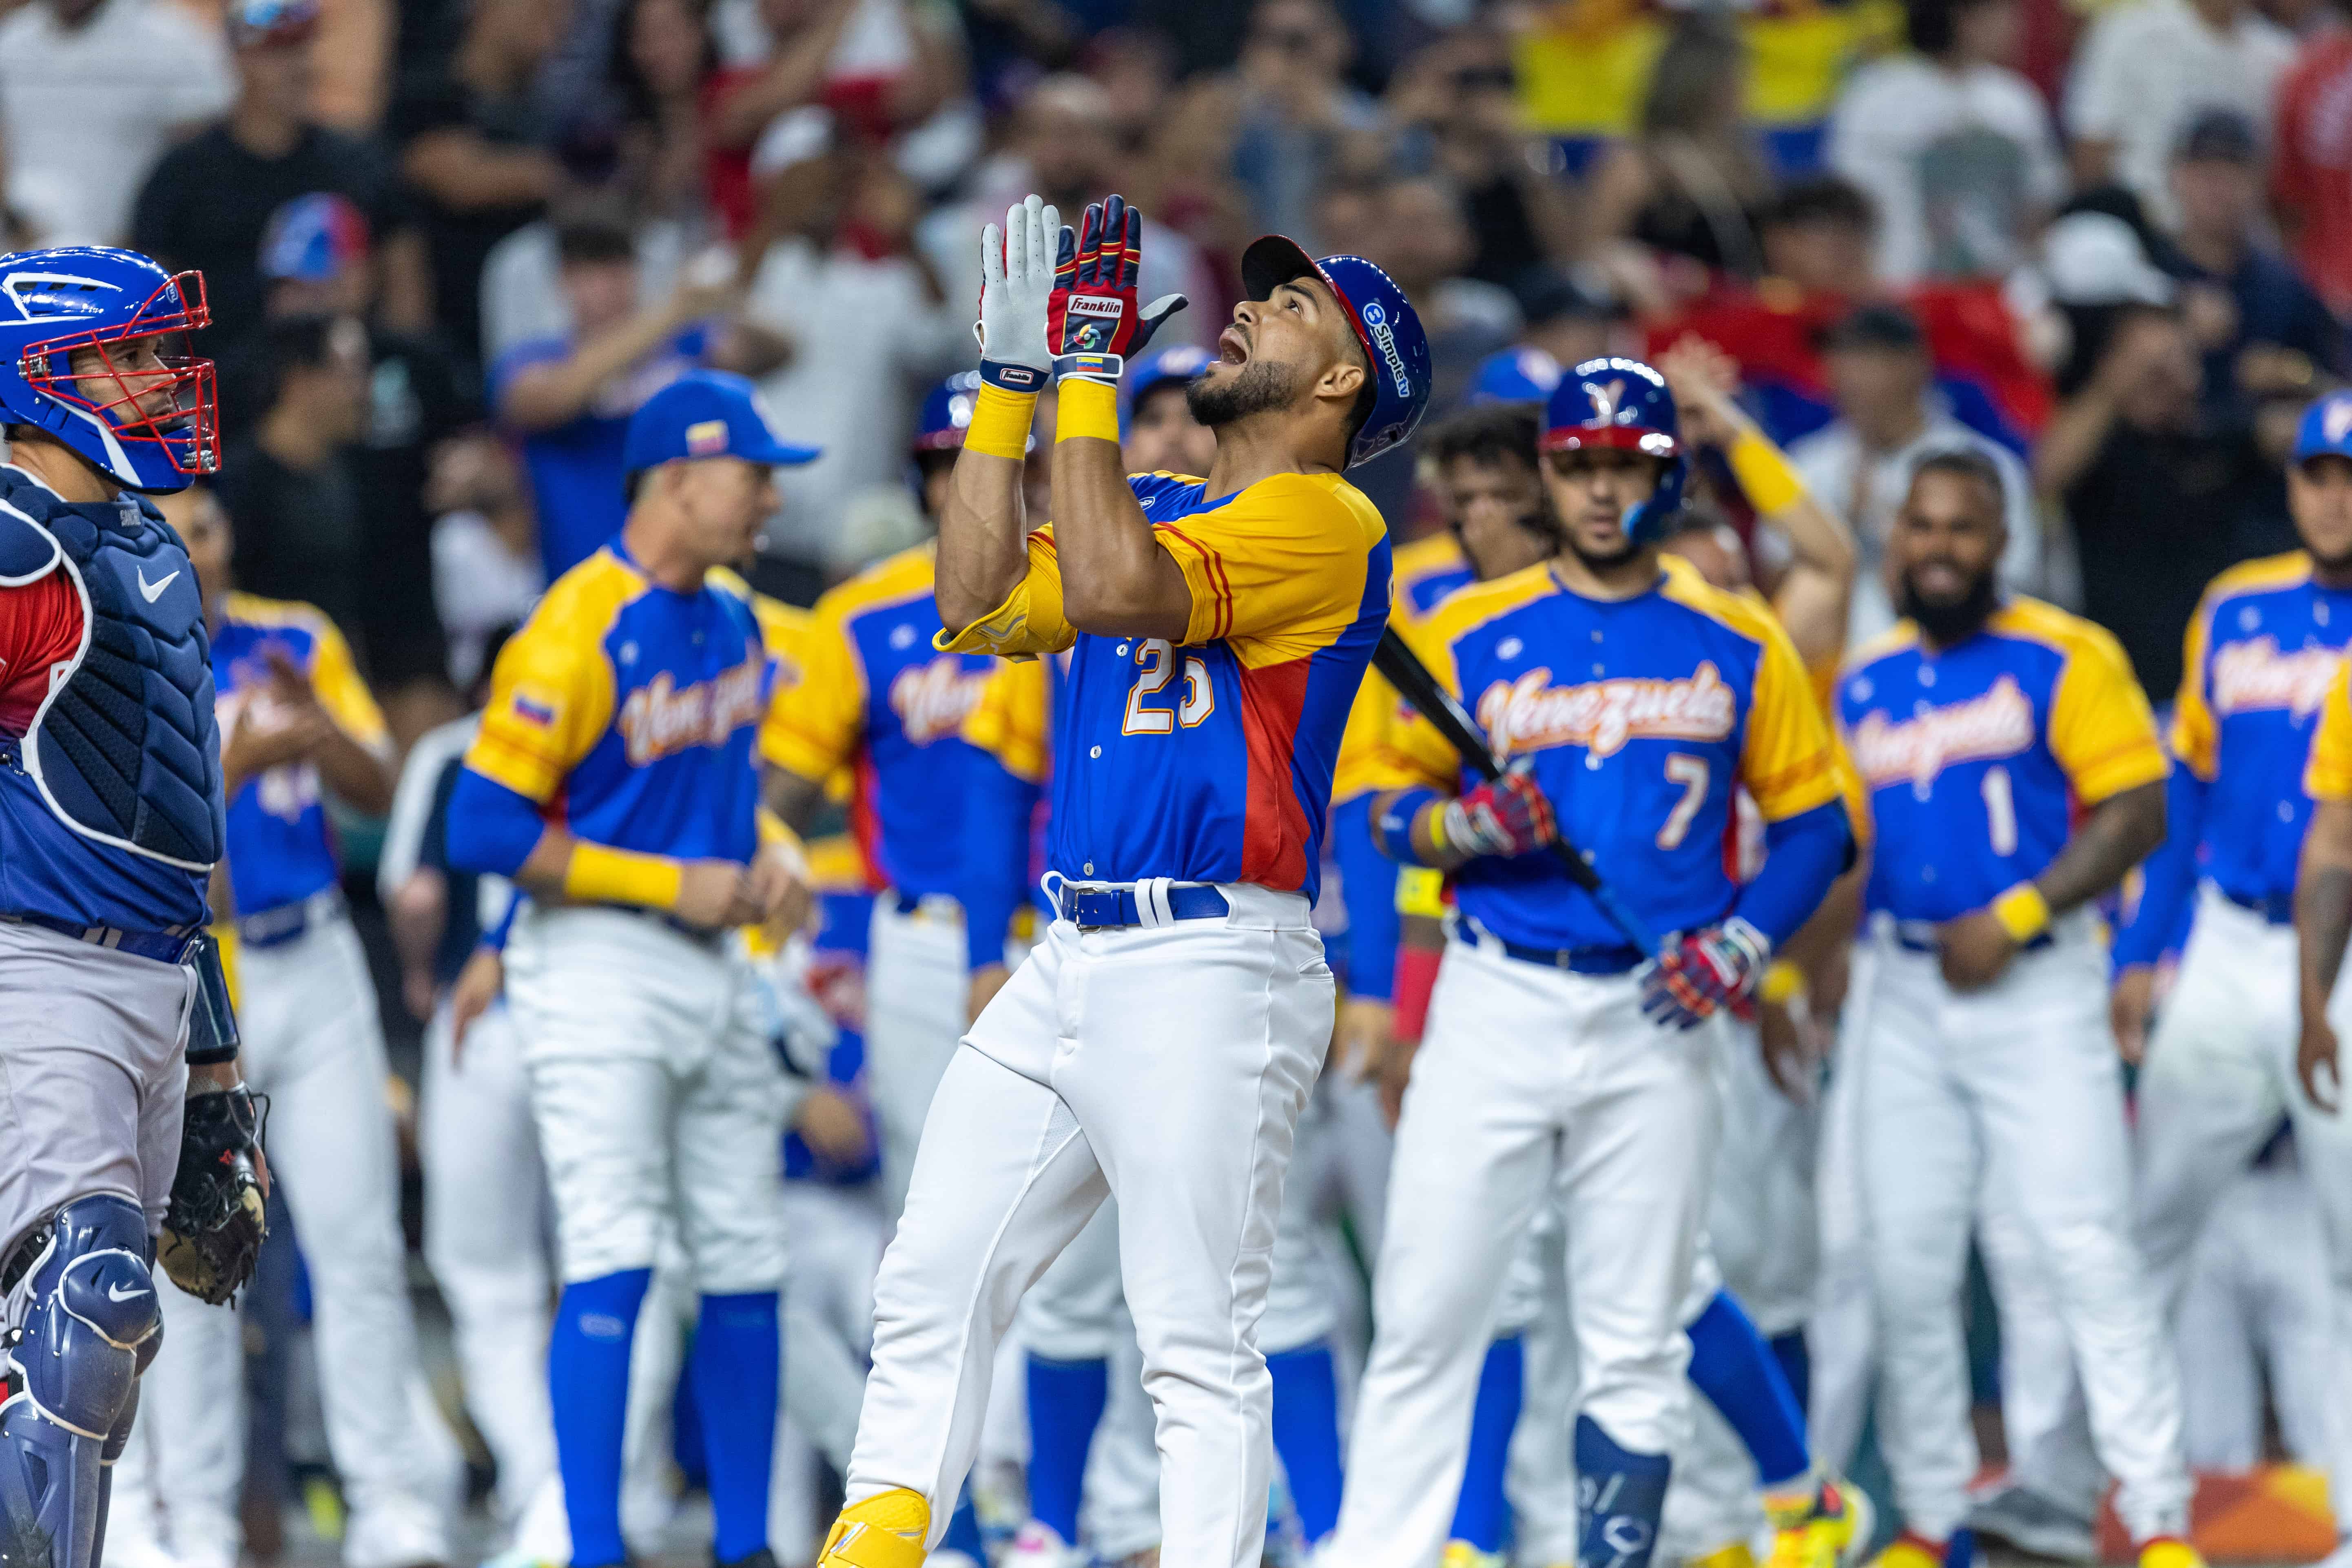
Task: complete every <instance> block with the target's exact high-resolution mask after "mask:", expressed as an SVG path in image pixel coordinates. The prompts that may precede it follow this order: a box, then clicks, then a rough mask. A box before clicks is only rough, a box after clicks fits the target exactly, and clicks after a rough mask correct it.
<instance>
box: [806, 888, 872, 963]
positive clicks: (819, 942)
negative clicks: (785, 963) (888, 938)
mask: <svg viewBox="0 0 2352 1568" xmlns="http://www.w3.org/2000/svg"><path fill="white" fill-rule="evenodd" d="M816 902H817V909H818V910H819V911H820V914H821V916H822V918H821V919H820V920H819V921H817V928H816V939H815V940H814V942H811V943H810V945H811V946H812V947H814V949H815V950H816V951H817V952H839V953H846V954H847V955H848V956H850V957H852V958H855V959H856V960H857V961H858V962H859V963H864V962H865V961H866V942H867V941H868V939H869V938H871V936H872V935H873V932H874V895H873V894H871V893H820V894H818V895H817V900H816Z"/></svg>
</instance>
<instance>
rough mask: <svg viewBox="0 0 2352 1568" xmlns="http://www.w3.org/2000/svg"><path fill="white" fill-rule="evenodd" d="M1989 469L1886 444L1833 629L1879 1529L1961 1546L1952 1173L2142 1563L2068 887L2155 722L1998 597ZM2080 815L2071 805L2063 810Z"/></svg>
mask: <svg viewBox="0 0 2352 1568" xmlns="http://www.w3.org/2000/svg"><path fill="white" fill-rule="evenodd" d="M2001 484H2002V480H2001V476H2000V470H1999V469H1998V468H1995V467H1993V465H1992V464H1991V463H1990V462H1989V461H1987V460H1986V458H1984V457H1983V456H1982V455H1981V454H1979V453H1975V452H1969V451H1953V452H1947V453H1937V454H1931V455H1930V456H1928V457H1927V458H1924V459H1923V460H1922V461H1921V462H1920V463H1919V465H1918V467H1917V468H1916V471H1915V472H1914V474H1913V477H1912V481H1911V488H1910V491H1909V493H1908V495H1907V496H1906V499H1905V501H1904V505H1903V510H1902V512H1901V514H1900V516H1899V518H1898V520H1897V521H1896V523H1895V532H1894V535H1893V538H1892V540H1891V542H1890V544H1889V547H1888V548H1889V554H1890V558H1891V560H1892V562H1893V563H1894V566H1895V571H1896V573H1897V574H1898V576H1897V582H1896V588H1897V591H1898V595H1899V602H1900V607H1901V608H1902V609H1903V611H1904V614H1905V616H1906V619H1904V620H1903V621H1901V622H1899V623H1898V624H1897V625H1896V626H1895V628H1894V629H1892V630H1891V631H1889V632H1888V633H1886V634H1885V636H1884V637H1881V638H1879V639H1877V640H1876V641H1874V642H1873V643H1871V644H1868V645H1866V646H1864V647H1862V648H1860V649H1857V650H1856V652H1855V653H1854V655H1853V658H1851V659H1850V660H1849V662H1848V664H1847V666H1846V669H1845V672H1844V675H1843V679H1842V680H1841V683H1840V685H1839V688H1838V693H1837V701H1838V716H1839V722H1840V725H1841V727H1842V729H1843V731H1844V733H1845V736H1846V738H1847V743H1848V746H1849V748H1850V750H1851V752H1852V753H1853V761H1854V764H1855V766H1856V767H1857V768H1859V769H1860V770H1861V773H1862V775H1863V779H1864V784H1865V785H1866V787H1867V788H1868V789H1869V791H1870V798H1871V808H1872V814H1873V816H1874V820H1875V826H1876V831H1877V840H1876V851H1875V853H1874V856H1873V858H1872V866H1871V874H1870V879H1869V884H1868V887H1867V889H1866V890H1865V894H1864V900H1865V904H1866V907H1867V909H1868V910H1869V912H1870V919H1871V923H1872V926H1873V941H1874V947H1875V948H1876V950H1877V952H1876V961H1875V963H1874V976H1873V982H1872V984H1871V986H1870V988H1869V992H1868V994H1866V995H1861V996H1858V997H1857V998H1856V999H1855V1001H1854V1002H1853V1003H1852V1004H1849V1006H1850V1008H1852V1009H1853V1011H1850V1012H1849V1015H1848V1026H1849V1028H1850V1029H1852V1030H1853V1036H1852V1037H1851V1040H1850V1043H1849V1049H1851V1050H1852V1051H1853V1053H1854V1054H1855V1056H1856V1057H1857V1058H1858V1067H1859V1070H1860V1072H1861V1074H1862V1080H1861V1089H1860V1093H1861V1104H1860V1108H1859V1109H1860V1124H1861V1130H1862V1131H1861V1145H1860V1149H1859V1158H1860V1163H1861V1173H1862V1190H1863V1193H1864V1222H1865V1225H1866V1227H1867V1233H1868V1235H1869V1237H1870V1247H1871V1250H1872V1261H1873V1272H1874V1279H1873V1289H1874V1295H1875V1297H1876V1300H1877V1303H1878V1323H1879V1334H1880V1341H1881V1345H1880V1350H1881V1361H1882V1364H1884V1365H1885V1366H1886V1367H1887V1368H1889V1369H1890V1373H1892V1374H1891V1375H1889V1376H1887V1377H1885V1378H1884V1379H1882V1380H1881V1384H1880V1391H1879V1416H1880V1423H1881V1425H1880V1432H1881V1434H1882V1439H1881V1440H1882V1442H1883V1444H1884V1446H1885V1453H1886V1459H1887V1466H1888V1468H1889V1469H1890V1470H1892V1471H1893V1473H1894V1478H1895V1500H1896V1501H1897V1502H1898V1503H1899V1504H1900V1505H1901V1507H1902V1510H1903V1513H1904V1521H1905V1531H1904V1533H1903V1535H1902V1536H1901V1537H1900V1538H1899V1539H1898V1540H1897V1541H1896V1542H1895V1544H1894V1545H1892V1546H1890V1547H1889V1548H1888V1549H1887V1550H1886V1552H1885V1553H1883V1554H1882V1556H1881V1558H1880V1560H1879V1561H1880V1563H1882V1564H1883V1565H1884V1568H1926V1565H1928V1564H1933V1563H1939V1562H1943V1563H1949V1562H1953V1561H1955V1560H1956V1559H1958V1558H1959V1557H1961V1556H1963V1555H1964V1554H1965V1552H1966V1547H1965V1545H1964V1544H1960V1543H1962V1542H1966V1540H1967V1537H1966V1536H1965V1534H1961V1535H1958V1536H1957V1537H1956V1535H1955V1532H1956V1531H1958V1529H1959V1526H1960V1524H1961V1521H1962V1520H1963V1519H1964V1517H1965V1516H1966V1514H1967V1510H1968V1486H1969V1481H1970V1480H1971V1479H1973V1478H1974V1476H1975V1475H1976V1472H1977V1468H1978V1460H1977V1453H1976V1444H1975V1438H1974V1435H1973V1434H1972V1433H1971V1432H1970V1430H1969V1421H1968V1374H1967V1367H1966V1364H1965V1361H1964V1357H1963V1355H1962V1350H1961V1343H1960V1299H1959V1298H1960V1289H1961V1285H1962V1277H1963V1273H1964V1270H1965V1268H1966V1265H1967V1258H1968V1240H1969V1222H1970V1219H1971V1217H1972V1216H1973V1215H1974V1214H1975V1213H1976V1210H1977V1206H1978V1204H1977V1199H1978V1194H1979V1189H1980V1187H1983V1186H1990V1187H1991V1188H1993V1189H1995V1190H1996V1191H1997V1192H1998V1193H1999V1194H2000V1199H1999V1201H2000V1203H2001V1204H2002V1205H2003V1206H2004V1207H2007V1208H2009V1209H2011V1211H2012V1212H2014V1213H2016V1214H2017V1215H2019V1216H2020V1217H2021V1219H2022V1221H2023V1223H2024V1225H2025V1226H2026V1227H2027V1229H2028V1230H2029V1232H2031V1233H2032V1236H2033V1237H2034V1241H2035V1245H2036V1250H2037V1251H2038V1252H2039V1254H2040V1256H2041V1257H2042V1259H2043V1260H2044V1262H2045V1264H2046V1266H2047V1268H2049V1270H2050V1272H2051V1277H2052V1280H2053V1287H2054V1294H2055V1296H2056V1299H2057V1306H2058V1310H2059V1313H2060V1315H2061V1317H2062V1318H2063V1320H2064V1322H2065V1325H2066V1331H2067V1337H2068V1339H2069V1340H2070V1342H2072V1344H2073V1347H2074V1358H2075V1363H2076V1364H2077V1366H2078V1367H2079V1368H2080V1370H2081V1374H2082V1378H2083V1383H2084V1390H2085V1393H2086V1394H2087V1395H2088V1398H2089V1404H2090V1412H2091V1421H2092V1426H2093V1430H2094V1431H2095V1434H2096V1436H2097V1440H2098V1449H2099V1458H2101V1460H2102V1461H2103V1462H2104V1463H2105V1466H2106V1468H2107V1469H2108V1470H2109V1471H2111V1472H2112V1473H2113V1474H2114V1475H2115V1476H2116V1478H2117V1479H2118V1480H2119V1481H2120V1482H2121V1483H2122V1491H2121V1493H2120V1495H2119V1497H2118V1499H2117V1509H2118V1511H2119V1512H2120V1513H2121V1514H2122V1516H2123V1520H2124V1522H2125V1524H2126V1526H2128V1527H2129V1529H2130V1531H2131V1533H2132V1537H2133V1539H2134V1541H2135V1542H2138V1543H2139V1544H2140V1547H2141V1555H2140V1562H2141V1563H2142V1564H2143V1565H2144V1568H2179V1565H2181V1564H2193V1563H2197V1561H2198V1558H2197V1555H2196V1553H2195V1552H2194V1551H2193V1550H2192V1549H2191V1548H2190V1547H2189V1546H2188V1545H2187V1544H2186V1543H2185V1542H2183V1541H2181V1540H2180V1539H2179V1537H2181V1536H2182V1535H2183V1534H2184V1533H2185V1532H2186V1531H2187V1528H2188V1523H2189V1519H2188V1506H2189V1475H2188V1471H2187V1469H2186V1468H2185V1467H2184V1465H2183V1463H2182V1460H2181V1455H2180V1410H2179V1386H2178V1376H2177V1373H2176V1372H2175V1369H2174V1364H2173V1361H2172V1355H2171V1352H2170V1350H2169V1348H2168V1346H2167V1345H2166V1343H2165V1342H2164V1338H2163V1335H2162V1331H2161V1329H2160V1324H2159V1316H2158V1311H2157V1305H2156V1298H2155V1295H2154V1293H2153V1292H2152V1291H2151V1290H2150V1289H2148V1286H2147V1279H2146V1278H2145V1276H2144V1274H2143V1273H2142V1267H2141V1264H2140V1260H2139V1258H2138V1255H2137V1252H2136V1251H2135V1250H2134V1248H2133V1247H2132V1244H2131V1238H2130V1236H2129V1234H2128V1229H2127V1226H2128V1214H2127V1205H2128V1203H2129V1201H2130V1197H2129V1194H2130V1187H2129V1182H2130V1169H2129V1159H2128V1154H2127V1151H2126V1142H2125V1136H2126V1135H2125V1128H2124V1108H2123V1083H2122V1077H2121V1074H2120V1072H2119V1071H2118V1069H2117V1065H2116V1059H2115V1055H2114V1052H2113V1051H2112V1050H2111V1049H2110V1048H2109V1046H2108V1044H2107V1040H2106V1032H2105V1028H2104V1027H2103V1024H2104V1019H2103V1018H2102V1016H2101V1004H2102V999H2103V997H2104V994H2105V984H2104V979H2105V975H2104V970H2105V963H2104V957H2103V955H2102V954H2101V952H2099V949H2098V944H2097V942H2096V940H2095V935H2094V931H2093V922H2092V917H2091V913H2090V911H2089V910H2087V909H2084V907H2083V906H2084V904H2085V903H2086V902H2087V901H2088V900H2091V899H2093V898H2095V897H2096V896H2098V895H2099V894H2101V893H2103V892H2105V891H2106V890H2107V889H2110V888H2112V887H2114V886H2115V885H2116V882H2117V881H2118V880H2119V879H2121V878H2122V877H2123V875H2124V873H2125V872H2126V870H2128V869H2129V868H2131V866H2132V865H2133V864H2134V863H2135V862H2137V860H2138V859H2139V858H2140V857H2142V856H2143V855H2145V854H2147V851H2148V850H2150V849H2152V848H2153V847H2155V846H2156V844H2157V842H2158V840H2159V839H2160V838H2161V837H2163V833H2164V775H2165V759H2164V752H2163V749H2162V748H2161V747H2160V746H2159V745H2158V742H2157V739H2156V731H2155V725H2154V721H2153V720H2152V719H2151V718H2150V717H2149V714H2148V710H2147V699H2146V698H2144V697H2143V696H2142V695H2141V694H2140V690H2139V687H2138V685H2137V683H2136V682H2135V681H2134V680H2133V679H2132V675H2131V667H2130V665H2129V664H2128V663H2127V662H2126V660H2125V658H2124V655H2123V651H2122V649H2121V648H2120V647H2117V646H2116V642H2115V639H2114V638H2113V637H2109V636H2108V634H2107V633H2105V631H2102V630H2100V629H2099V628H2098V627H2096V626H2092V625H2090V624H2089V623H2088V622H2085V621H2082V620H2078V619H2077V618H2075V617H2074V616H2069V615H2067V614H2065V613H2063V611H2060V610H2056V609H2053V608H2052V607H2050V606H2049V605H2042V604H2039V603H2037V602H2035V601H2033V600H2031V599H2025V598H2021V597H2013V596H2012V597H2004V596H2003V595H2001V593H2000V590H1999V589H1998V587H1997V586H1996V567H1997V564H1998V563H1999V561H2000V552H2001V550H2002V547H2003V545H2004V544H2005V542H2006V537H2005V536H2006V533H2007V528H2006V525H2005V523H2004V521H2003V496H2002V490H2001ZM2078 814H2079V815H2080V816H2081V822H2080V826H2073V824H2074V819H2075V817H2076V816H2077V815H2078Z"/></svg>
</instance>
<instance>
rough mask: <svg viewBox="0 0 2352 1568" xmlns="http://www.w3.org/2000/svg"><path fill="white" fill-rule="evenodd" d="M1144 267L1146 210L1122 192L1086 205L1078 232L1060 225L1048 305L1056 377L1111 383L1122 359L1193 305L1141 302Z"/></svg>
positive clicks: (1169, 298)
mask: <svg viewBox="0 0 2352 1568" xmlns="http://www.w3.org/2000/svg"><path fill="white" fill-rule="evenodd" d="M1142 271H1143V215H1142V214H1141V213H1139V212H1138V211H1136V210H1135V209H1134V208H1133V207H1131V206H1129V205H1127V199H1126V198H1125V197H1124V196H1111V197H1108V198H1107V199H1106V200H1103V201H1100V202H1094V203H1089V204H1088V205H1087V216H1086V217H1085V219H1084V220H1083V223H1082V225H1081V226H1080V228H1079V230H1078V232H1077V233H1076V234H1075V235H1074V234H1072V233H1071V232H1070V231H1069V230H1068V229H1064V230H1062V244H1061V250H1060V252H1059V254H1058V257H1057V260H1056V265H1055V270H1054V297H1053V300H1052V301H1051V303H1049V304H1048V305H1047V306H1046V308H1045V341H1046V342H1048V343H1050V344H1051V345H1052V346H1053V350H1054V379H1055V380H1056V381H1059V380H1061V379H1062V378H1063V377H1065V376H1071V375H1076V376H1083V377H1085V378H1086V379H1087V380H1089V381H1100V382H1105V383H1108V384H1109V385H1111V386H1114V387H1116V386H1117V385H1118V378H1119V376H1120V374H1122V373H1123V372H1124V371H1125V369H1126V365H1127V356H1128V355H1129V354H1133V353H1142V352H1143V347H1144V345H1145V344H1146V343H1149V342H1150V341H1151V334H1152V333H1154V332H1156V331H1159V330H1160V322H1162V321H1166V320H1167V319H1168V318H1169V317H1171V316H1172V315H1174V314H1175V313H1176V312H1177V311H1179V310H1182V309H1183V308H1184V307H1185V305H1186V304H1188V303H1189V302H1190V301H1188V300H1186V299H1185V298H1184V296H1183V295H1181V294H1167V295H1163V296H1161V297H1160V299H1157V300H1153V301H1151V303H1150V304H1149V305H1142V306H1139V305H1138V304H1137V303H1136V298H1135V286H1136V281H1137V279H1139V277H1140V276H1141V275H1142Z"/></svg>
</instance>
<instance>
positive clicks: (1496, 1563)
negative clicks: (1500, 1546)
mask: <svg viewBox="0 0 2352 1568" xmlns="http://www.w3.org/2000/svg"><path fill="white" fill-rule="evenodd" d="M1508 1561H1510V1560H1509V1559H1508V1558H1507V1557H1505V1556H1504V1555H1503V1554H1502V1553H1501V1552H1481V1551H1479V1550H1478V1549H1477V1548H1476V1547H1475V1546H1473V1545H1471V1544H1470V1543H1469V1542H1466V1541H1449V1542H1446V1543H1445V1555H1444V1556H1443V1557H1441V1558H1439V1559H1438V1560H1437V1568H1503V1564H1504V1563H1507V1562H1508Z"/></svg>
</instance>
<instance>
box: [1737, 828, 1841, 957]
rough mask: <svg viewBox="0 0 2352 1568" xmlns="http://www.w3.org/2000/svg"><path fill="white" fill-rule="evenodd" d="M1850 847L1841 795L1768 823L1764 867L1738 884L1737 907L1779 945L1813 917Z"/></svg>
mask: <svg viewBox="0 0 2352 1568" xmlns="http://www.w3.org/2000/svg"><path fill="white" fill-rule="evenodd" d="M1852 850H1853V829H1852V827H1851V826H1849V825H1848V824H1847V822H1846V816H1845V803H1844V802H1843V801H1837V800H1833V801H1830V802H1828V803H1827V804H1825V805H1817V806H1815V807H1813V809H1812V810H1811V811H1805V812H1800V813H1798V814H1797V815H1796V816H1790V817H1785V818H1783V819H1782V820H1780V821H1779V822H1775V823H1773V824H1772V825H1770V826H1768V827H1766V828H1765V829H1764V868H1763V869H1762V870H1760V871H1759V872H1757V873H1756V879H1755V880H1754V881H1752V882H1750V883H1748V886H1747V887H1745V888H1743V889H1740V892H1739V902H1738V905H1737V906H1736V912H1737V913H1738V915H1739V916H1740V917H1741V918H1742V919H1743V920H1745V921H1747V922H1748V924H1749V925H1752V926H1754V927H1755V928H1756V929H1757V930H1758V931H1762V932H1763V933H1764V934H1765V936H1766V937H1768V938H1769V939H1770V941H1771V943H1772V945H1773V946H1774V947H1775V948H1778V947H1779V946H1780V944H1781V943H1783V942H1787V941H1788V940H1789V939H1790V937H1792V936H1794V935H1796V934H1797V931H1798V929H1799V928H1800V927H1801V926H1802V925H1803V924H1804V923H1805V922H1806V921H1809V920H1811V919H1812V918H1813V911H1814V910H1817V909H1819V908H1821V906H1822V899H1823V898H1824V897H1826V896H1827V895H1828V893H1829V890H1830V884H1831V883H1832V882H1834V881H1836V880H1837V879H1838V875H1839V873H1840V872H1842V871H1843V870H1844V869H1845V868H1846V865H1847V863H1848V861H1849V859H1850V858H1851V852H1852Z"/></svg>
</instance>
